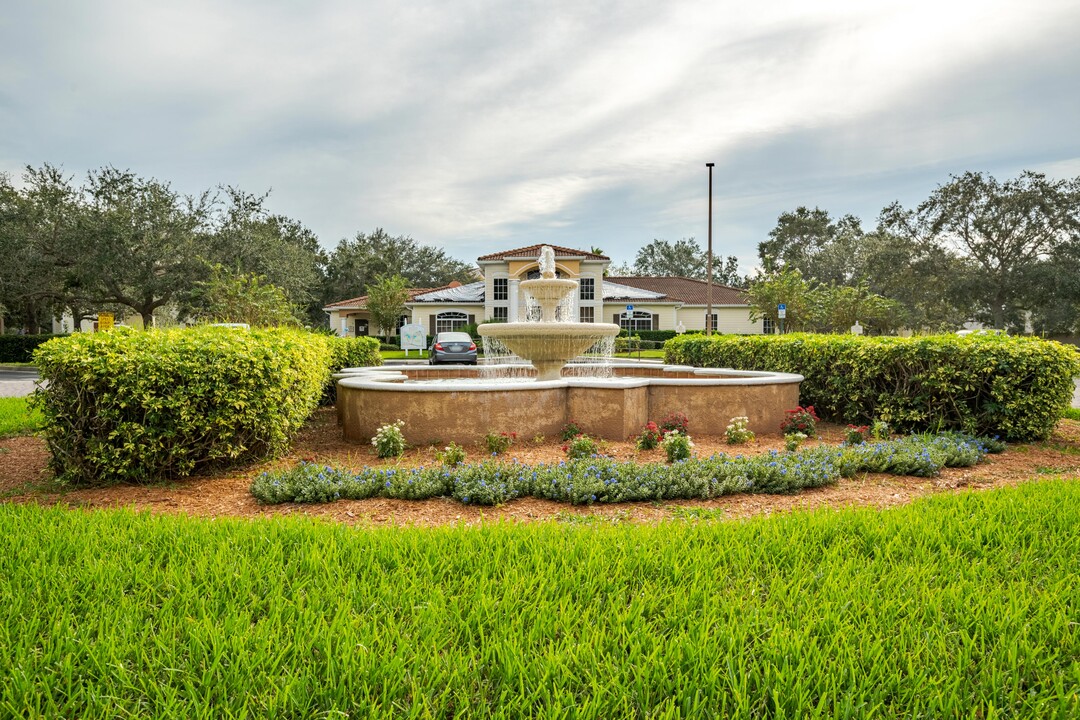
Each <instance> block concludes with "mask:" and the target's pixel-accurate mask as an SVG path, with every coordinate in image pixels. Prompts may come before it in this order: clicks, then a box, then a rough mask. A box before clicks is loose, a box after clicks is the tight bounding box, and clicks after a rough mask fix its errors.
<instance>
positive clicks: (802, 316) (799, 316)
mask: <svg viewBox="0 0 1080 720" xmlns="http://www.w3.org/2000/svg"><path fill="white" fill-rule="evenodd" d="M813 291H814V286H813V284H812V283H810V282H809V281H807V280H806V279H805V278H803V276H802V273H801V272H799V270H798V269H791V270H782V271H779V272H774V273H769V274H763V275H760V276H758V277H756V278H754V279H753V280H751V281H750V287H749V288H748V289H747V291H746V296H747V299H748V300H749V301H750V319H751V320H758V319H760V318H770V319H771V320H772V321H773V323H774V324H775V325H776V326H777V327H779V323H780V316H779V311H778V306H779V305H780V304H781V303H784V304H785V305H786V306H787V308H786V309H787V312H786V315H787V317H786V318H785V322H784V326H785V329H786V330H789V331H799V330H812V329H813V328H814V317H813V309H814V305H813V300H814V295H813Z"/></svg>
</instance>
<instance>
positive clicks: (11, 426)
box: [0, 397, 42, 437]
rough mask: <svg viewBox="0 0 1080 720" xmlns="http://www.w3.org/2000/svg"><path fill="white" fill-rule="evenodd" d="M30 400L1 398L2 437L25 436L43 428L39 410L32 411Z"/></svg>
mask: <svg viewBox="0 0 1080 720" xmlns="http://www.w3.org/2000/svg"><path fill="white" fill-rule="evenodd" d="M28 401H29V398H25V397H13V398H0V437H7V436H8V435H25V434H26V433H30V432H33V431H35V430H37V429H39V428H40V427H41V422H42V417H41V413H40V412H39V411H37V410H31V409H30V408H29V407H28V405H27V402H28Z"/></svg>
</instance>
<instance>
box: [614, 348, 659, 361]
mask: <svg viewBox="0 0 1080 720" xmlns="http://www.w3.org/2000/svg"><path fill="white" fill-rule="evenodd" d="M615 357H618V358H635V359H637V358H638V357H641V358H654V359H655V358H660V359H661V360H663V359H664V351H663V350H642V351H640V352H639V351H637V350H635V351H633V352H620V353H615Z"/></svg>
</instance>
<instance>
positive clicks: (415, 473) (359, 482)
mask: <svg viewBox="0 0 1080 720" xmlns="http://www.w3.org/2000/svg"><path fill="white" fill-rule="evenodd" d="M993 449H999V448H996V447H994V448H989V447H988V446H986V445H983V444H982V443H980V442H979V441H978V440H975V439H973V438H969V437H964V436H961V435H955V434H943V435H937V436H911V437H907V438H903V439H899V440H890V441H884V442H880V443H873V444H870V443H866V444H862V445H854V446H845V447H840V448H830V447H818V448H812V449H808V450H803V451H801V452H797V453H783V454H781V453H777V452H775V451H773V452H772V453H769V454H767V455H757V456H752V457H742V456H735V457H731V456H729V455H725V454H719V455H714V456H712V457H709V458H701V459H691V460H685V461H682V462H677V463H674V464H672V465H659V464H638V463H635V462H620V461H617V460H612V459H610V458H603V457H592V458H582V459H578V460H570V461H567V462H561V463H559V464H557V465H543V464H541V465H535V466H530V465H524V464H521V463H518V462H509V463H507V462H497V461H486V462H482V463H477V464H472V465H458V466H455V467H446V466H432V467H418V468H365V469H363V470H361V471H360V472H358V473H352V472H349V471H347V470H341V469H338V468H333V467H327V466H323V465H317V464H314V463H306V462H305V463H301V464H300V465H298V466H297V467H295V468H293V469H290V470H285V471H275V472H265V473H262V474H261V475H259V476H258V477H257V478H255V480H254V482H253V483H252V485H251V493H252V495H254V496H255V497H256V498H257V499H258V500H259V501H260V502H264V503H283V502H331V501H333V500H338V499H349V500H361V499H364V498H371V497H389V498H400V499H407V500H420V499H425V498H432V497H443V496H445V497H453V498H455V499H457V500H460V501H461V502H463V503H469V504H475V505H498V504H500V503H504V502H506V501H508V500H513V499H515V498H519V497H525V496H532V497H537V498H544V499H548V500H556V501H559V502H568V503H573V504H575V505H579V504H592V503H596V502H600V503H615V502H632V501H646V500H673V499H691V498H713V497H719V496H721V495H730V494H733V493H739V492H759V493H788V492H795V491H797V490H800V489H802V488H809V487H819V486H821V485H830V484H833V483H835V482H836V481H837V480H838V479H839V478H840V477H851V476H853V475H855V474H856V473H859V472H881V473H891V474H896V475H915V476H920V477H931V476H933V475H936V474H937V473H938V472H940V470H941V468H942V467H967V466H970V465H974V464H975V463H977V462H979V460H981V459H982V458H983V456H984V455H985V454H986V452H987V451H988V450H993Z"/></svg>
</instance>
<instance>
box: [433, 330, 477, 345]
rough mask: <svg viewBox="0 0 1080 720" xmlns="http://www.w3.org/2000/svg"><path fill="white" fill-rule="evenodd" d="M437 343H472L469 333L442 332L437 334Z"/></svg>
mask: <svg viewBox="0 0 1080 720" xmlns="http://www.w3.org/2000/svg"><path fill="white" fill-rule="evenodd" d="M438 342H443V343H446V342H465V343H471V342H472V337H471V336H470V335H469V333H463V332H444V333H439V337H438Z"/></svg>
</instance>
